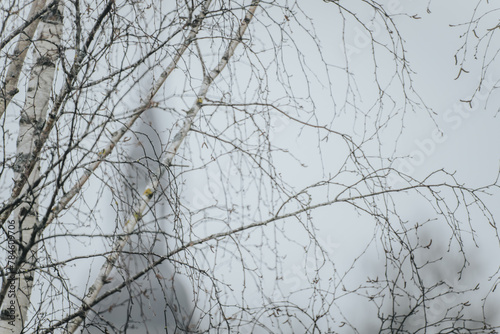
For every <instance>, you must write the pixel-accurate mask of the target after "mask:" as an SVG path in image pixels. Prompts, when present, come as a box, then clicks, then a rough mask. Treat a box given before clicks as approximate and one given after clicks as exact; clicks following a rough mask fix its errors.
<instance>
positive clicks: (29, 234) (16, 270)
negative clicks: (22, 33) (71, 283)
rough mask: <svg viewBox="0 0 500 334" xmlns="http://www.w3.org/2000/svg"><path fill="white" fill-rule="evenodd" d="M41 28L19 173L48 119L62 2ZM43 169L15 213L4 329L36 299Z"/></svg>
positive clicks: (15, 326)
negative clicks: (33, 291)
mask: <svg viewBox="0 0 500 334" xmlns="http://www.w3.org/2000/svg"><path fill="white" fill-rule="evenodd" d="M40 28H41V30H40V36H39V38H38V41H36V42H35V46H36V48H35V49H36V52H37V54H36V55H35V57H34V58H35V64H34V66H33V68H32V70H31V74H30V78H29V82H28V90H27V92H26V100H25V104H24V108H23V109H22V110H21V117H20V120H19V136H18V139H17V159H16V162H15V164H14V172H15V174H16V175H15V176H16V177H18V175H19V173H21V172H22V171H23V168H24V166H25V165H26V164H28V163H29V162H30V161H31V159H34V157H33V148H34V147H35V142H36V141H37V140H39V137H40V133H41V130H42V129H43V126H44V123H45V119H46V115H47V109H48V103H49V99H50V94H51V89H52V82H53V79H54V74H55V69H56V61H57V58H58V45H59V43H60V36H61V32H62V6H61V4H60V3H59V5H58V6H57V7H54V8H53V10H51V11H50V12H48V13H47V14H46V15H45V16H44V17H43V18H42V24H41V25H40ZM39 170H40V162H39V161H37V162H36V165H35V168H34V169H33V172H32V173H31V174H30V176H29V178H28V182H27V183H26V185H25V186H24V188H23V192H26V194H27V196H26V197H24V198H23V201H22V202H21V204H20V205H19V206H18V207H17V208H16V210H15V211H14V219H13V220H12V221H10V222H9V224H12V225H13V226H15V228H13V229H12V230H13V231H15V232H14V233H13V234H12V235H9V238H10V237H13V240H16V243H17V245H16V246H17V247H15V248H14V249H12V251H13V253H16V254H15V257H16V258H17V261H15V262H16V263H12V262H11V263H9V268H8V269H9V279H8V280H4V282H3V285H2V290H1V292H2V294H1V296H6V298H4V299H3V303H2V304H3V305H2V311H1V316H0V334H4V333H16V334H18V333H21V332H22V331H23V326H24V323H25V321H26V316H27V313H28V308H29V305H30V296H31V289H32V287H33V282H34V272H33V270H32V269H33V268H34V266H35V264H36V258H37V256H36V253H37V248H38V247H37V245H36V240H37V239H38V236H37V234H38V233H37V232H38V231H37V215H38V192H37V191H36V190H34V189H32V188H31V185H32V184H33V183H34V181H35V180H37V179H38V177H39V173H40V172H39ZM7 291H8V292H7ZM5 294H6V295H5Z"/></svg>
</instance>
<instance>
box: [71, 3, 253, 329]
mask: <svg viewBox="0 0 500 334" xmlns="http://www.w3.org/2000/svg"><path fill="white" fill-rule="evenodd" d="M259 2H260V0H254V1H252V5H251V6H250V7H249V9H248V10H247V13H246V15H245V17H244V19H243V20H242V21H241V25H240V26H239V28H238V31H237V32H236V36H234V38H233V39H232V40H231V42H230V43H229V45H228V47H227V49H226V51H225V52H224V55H223V56H222V58H221V59H220V61H219V63H218V65H217V66H216V67H215V68H214V69H213V70H212V71H211V72H210V73H209V74H207V75H206V77H205V78H204V80H203V83H202V85H201V87H200V89H199V91H198V94H197V99H196V101H195V103H194V104H193V106H192V107H191V109H189V111H188V112H187V116H186V119H185V120H184V122H183V124H182V126H181V128H180V130H179V131H178V132H177V134H176V135H175V137H174V139H173V141H172V142H171V143H170V145H168V146H167V149H166V155H165V158H164V159H163V160H162V163H161V166H162V167H161V168H160V169H159V170H158V172H157V173H156V176H157V177H156V179H155V180H154V181H152V182H150V183H149V184H148V185H147V186H146V189H145V190H144V192H143V194H142V197H141V200H140V202H139V204H138V205H137V206H136V207H134V210H133V212H132V215H131V216H130V217H129V219H127V221H126V223H125V225H124V227H123V230H124V232H125V235H124V236H120V237H119V238H118V239H117V240H116V242H115V244H114V245H113V249H112V251H111V253H110V255H109V256H108V257H107V258H106V262H105V263H104V264H103V265H102V267H101V269H100V271H99V274H98V276H97V278H96V280H95V281H94V283H93V284H92V286H91V287H90V288H89V290H88V292H87V294H86V296H85V297H84V298H83V301H82V302H83V303H82V304H83V305H82V306H81V308H80V310H79V311H78V312H77V314H79V315H78V316H76V317H75V318H74V319H72V320H71V321H70V322H69V324H68V328H67V333H70V334H71V333H74V332H75V331H76V330H77V329H78V327H79V326H80V324H81V323H82V321H83V320H84V319H85V317H86V316H87V313H88V310H89V309H90V307H91V305H93V303H94V301H95V300H96V299H97V297H98V296H99V293H100V291H101V289H102V287H103V286H104V284H105V283H106V282H107V280H108V277H109V275H110V274H111V271H112V270H113V268H114V265H115V263H116V261H117V260H118V257H119V256H120V253H121V251H122V250H123V248H124V247H125V245H126V244H127V242H128V239H129V237H128V235H130V233H132V232H133V231H134V229H135V226H136V225H137V223H138V222H139V220H140V219H141V217H142V215H143V214H144V213H145V212H146V209H147V208H148V204H149V201H150V200H151V198H152V197H153V195H154V193H155V191H156V190H157V188H158V186H159V184H160V180H161V178H162V176H163V174H164V173H165V171H166V170H167V168H168V167H170V166H171V164H172V161H173V159H174V157H175V155H176V153H177V151H178V149H179V147H180V145H181V144H182V142H183V141H184V139H185V138H186V136H187V134H188V132H189V129H190V128H191V125H192V124H193V121H194V118H195V117H196V115H197V114H198V111H199V110H200V109H201V106H202V104H203V100H204V99H205V96H206V94H207V92H208V89H209V88H210V86H211V84H212V83H213V81H214V80H215V78H216V77H217V76H218V75H219V74H220V73H221V72H222V70H223V69H224V68H225V67H226V65H227V64H228V62H229V59H230V58H231V57H232V56H233V54H234V51H235V50H236V47H237V46H238V45H239V44H240V43H241V41H242V37H243V35H244V33H245V31H246V29H247V28H248V25H249V23H250V21H251V19H252V18H253V16H254V13H255V10H256V9H257V7H258V5H259Z"/></svg>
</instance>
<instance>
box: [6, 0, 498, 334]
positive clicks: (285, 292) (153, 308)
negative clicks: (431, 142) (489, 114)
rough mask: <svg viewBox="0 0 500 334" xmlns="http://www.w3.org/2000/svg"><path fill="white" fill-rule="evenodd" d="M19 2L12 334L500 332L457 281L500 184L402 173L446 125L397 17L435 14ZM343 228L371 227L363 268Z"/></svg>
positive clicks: (230, 4)
mask: <svg viewBox="0 0 500 334" xmlns="http://www.w3.org/2000/svg"><path fill="white" fill-rule="evenodd" d="M2 6H3V7H2V13H1V14H0V15H1V23H0V24H1V26H0V51H1V53H0V61H1V63H2V65H3V66H2V68H3V70H2V71H1V73H0V74H1V78H2V83H1V86H0V103H1V104H2V106H1V107H0V112H1V113H0V117H2V118H1V121H2V159H3V160H2V161H3V163H2V167H1V170H0V178H1V184H0V187H2V195H1V196H2V197H1V200H2V205H1V210H0V220H1V224H2V225H1V226H2V231H3V239H2V240H1V244H2V249H3V251H4V252H3V258H2V263H1V269H2V287H1V289H0V303H1V305H2V308H1V314H0V333H52V332H61V333H76V332H78V331H80V330H81V331H83V332H90V333H109V332H116V333H122V332H123V333H124V332H134V331H135V332H138V333H144V332H168V333H170V332H174V333H179V332H181V333H182V332H189V333H191V332H192V333H206V332H224V331H227V332H238V333H257V332H267V333H278V332H283V333H290V332H296V333H316V332H318V333H319V332H329V333H330V332H341V331H346V332H358V331H360V330H362V329H361V327H362V325H363V322H364V321H365V323H367V324H368V323H370V322H369V321H368V320H366V319H364V320H363V319H357V318H358V316H357V315H356V314H355V312H349V311H348V310H349V309H350V308H352V305H361V304H362V303H363V305H365V304H369V303H371V304H372V306H371V309H370V310H371V311H372V312H373V317H372V318H373V319H372V320H371V321H376V327H377V330H378V331H379V332H380V333H426V332H429V331H430V330H434V331H436V332H442V333H445V332H446V333H448V332H453V331H455V332H458V331H461V330H463V331H467V332H484V331H486V330H493V329H494V328H495V327H494V325H492V324H491V323H490V321H489V319H488V317H486V316H484V314H485V313H484V312H483V315H481V314H479V315H477V314H475V313H470V312H468V310H467V306H468V305H467V303H469V301H468V300H463V299H462V298H461V297H462V296H467V297H464V298H468V296H469V294H468V293H470V292H472V293H473V292H474V291H475V290H476V289H475V287H474V286H473V287H472V288H470V287H468V286H463V287H462V286H460V287H458V286H457V284H454V283H453V282H452V283H450V280H449V279H446V278H444V277H445V276H446V275H445V274H442V273H439V272H438V273H436V269H435V268H436V266H437V265H438V264H441V263H443V262H446V258H443V257H442V255H441V253H443V252H444V253H447V252H448V253H449V252H450V249H451V251H453V252H457V253H459V254H460V255H461V261H459V262H457V261H456V258H454V259H453V260H452V261H449V262H446V263H451V265H454V264H456V268H455V272H458V273H459V274H458V276H460V275H461V274H462V273H463V272H464V270H466V269H467V268H468V258H467V253H466V251H465V246H464V245H465V242H464V239H465V238H468V237H467V233H471V234H472V236H474V233H475V230H474V226H475V225H476V224H482V225H487V226H488V227H489V228H490V229H493V230H494V231H495V233H496V223H495V219H494V215H493V213H492V212H490V210H489V208H488V206H487V205H486V202H485V198H486V197H487V196H488V194H489V192H491V191H495V190H496V189H497V182H492V184H490V185H486V186H482V187H480V188H470V187H467V186H465V185H464V184H463V183H461V182H460V180H457V179H456V177H455V175H454V174H452V173H448V172H446V171H444V170H437V171H434V172H432V173H430V174H429V175H428V176H426V177H424V178H421V179H417V178H415V177H413V176H412V175H411V174H409V173H407V172H405V171H404V170H402V169H401V168H397V161H399V160H400V157H398V156H397V154H396V151H397V140H398V138H399V137H400V136H401V134H402V131H403V128H404V125H405V116H406V114H407V113H409V112H411V111H424V112H426V113H428V114H429V115H430V117H431V118H432V117H433V116H432V115H433V113H432V110H430V108H428V107H427V106H426V105H425V103H424V101H423V100H422V99H421V98H420V97H419V95H418V93H417V92H415V91H414V88H413V85H412V77H413V72H412V71H411V69H410V68H409V63H408V58H407V54H406V49H405V42H404V40H403V37H402V36H401V34H400V31H399V29H398V25H397V22H396V17H399V16H403V17H405V18H407V19H408V20H412V19H418V17H416V16H415V15H410V14H401V13H400V12H398V11H397V8H396V9H394V8H392V7H391V6H385V5H383V4H381V3H379V2H376V1H350V2H345V3H344V2H343V1H336V0H331V1H330V0H328V1H323V2H318V3H314V4H309V3H308V4H307V5H306V4H302V3H301V2H300V1H281V2H280V1H260V0H251V1H250V0H249V1H243V0H242V1H216V0H177V1H152V0H147V1H116V0H109V1H100V2H94V1H87V0H83V1H80V0H71V1H63V0H55V1H51V2H48V1H42V0H9V1H7V2H5V4H2ZM305 6H308V7H309V6H310V7H311V9H309V8H307V9H306V8H305ZM395 10H396V11H395ZM311 13H313V14H314V13H316V14H317V13H323V16H321V15H318V16H313V15H312V14H311ZM396 14H397V15H396ZM332 22H333V23H332ZM322 24H327V27H328V35H327V36H328V38H331V40H328V39H327V40H326V41H325V39H324V33H325V32H324V31H322V30H320V29H318V30H316V27H318V26H320V25H322ZM332 35H333V37H332ZM332 45H334V46H335V49H332ZM338 45H340V46H341V48H340V50H341V51H340V52H339V51H338V50H339V48H337V47H338ZM362 50H366V51H367V52H360V51H362ZM355 57H364V58H363V62H362V63H363V65H362V66H359V65H356V64H353V61H352V60H353V59H354V58H355ZM367 68H369V69H370V70H369V71H367ZM366 73H369V74H368V75H367V74H366ZM358 78H362V79H363V80H358ZM291 142H293V144H292V145H291ZM300 145H304V146H305V147H306V149H305V150H306V151H307V153H308V154H311V152H314V154H313V156H314V157H315V158H312V159H311V158H307V159H309V161H304V159H305V158H304V157H303V156H301V154H302V153H301V149H300ZM294 146H298V148H297V147H294ZM407 196H412V199H413V200H414V201H415V203H418V205H419V206H420V207H421V208H422V211H425V212H429V213H428V214H427V215H425V216H422V217H417V218H415V217H413V216H412V215H411V214H409V213H408V212H407V211H406V210H405V208H404V206H405V205H404V203H405V200H404V198H405V197H407ZM325 212H326V213H327V216H328V217H330V218H329V219H331V222H329V223H330V224H328V225H327V226H329V225H332V226H333V227H328V228H334V230H335V231H337V229H338V233H339V234H340V233H341V231H342V228H341V226H340V225H348V224H359V226H363V228H364V229H365V231H364V232H363V233H360V236H359V240H360V244H359V245H357V246H356V247H357V248H355V249H353V250H354V251H357V252H358V253H357V254H356V255H354V256H352V254H343V255H342V256H340V257H339V256H338V254H337V252H338V249H337V246H336V242H335V241H332V240H328V239H326V240H325V239H324V238H323V235H324V233H325V224H323V223H322V222H321V221H322V220H323V221H324V220H325V218H324V217H325V216H324V215H323V216H320V213H325ZM476 217H478V218H476ZM351 219H352V220H353V221H351ZM473 219H474V220H476V219H477V220H478V222H477V223H476V222H474V224H472V220H473ZM479 220H480V221H479ZM484 222H486V224H484ZM434 223H436V224H437V223H441V224H442V225H443V226H446V227H447V229H446V231H447V233H449V236H450V237H449V239H448V244H449V248H448V250H443V249H441V248H439V247H437V246H436V243H433V239H436V237H434V238H433V237H432V236H429V235H430V234H429V233H432V232H431V231H432V229H433V228H435V227H431V225H434ZM488 224H489V225H488ZM367 226H369V228H366V227H367ZM431 235H432V234H431ZM443 240H444V239H443ZM444 242H445V241H444ZM431 249H432V250H433V251H434V252H431ZM439 252H441V253H439ZM374 253H378V254H379V255H380V256H381V258H382V259H383V260H382V261H380V259H379V260H377V261H378V263H380V264H381V266H380V267H377V268H373V270H370V269H367V268H366V263H369V261H370V259H371V256H373V254H374ZM297 257H299V258H300V260H301V261H300V263H301V265H300V266H299V267H298V268H299V269H298V270H297V269H293V270H290V269H289V268H294V267H293V264H294V261H295V259H296V258H297ZM367 261H368V262H367ZM348 262H349V263H348ZM457 263H458V264H457ZM359 266H363V270H362V271H361V272H360V271H359V269H358V268H359ZM381 268H382V269H381ZM360 275H361V276H360ZM366 276H368V279H366V278H365V277H366ZM359 277H363V278H362V279H361V280H359ZM452 280H453V279H452ZM436 301H445V302H446V307H445V311H444V312H441V313H436V312H434V311H433V308H432V307H433V305H436ZM370 326H372V324H371V323H370ZM370 332H373V327H371V328H370Z"/></svg>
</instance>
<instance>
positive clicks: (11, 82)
mask: <svg viewBox="0 0 500 334" xmlns="http://www.w3.org/2000/svg"><path fill="white" fill-rule="evenodd" d="M45 1H46V0H35V1H34V2H33V4H32V5H31V8H30V12H29V14H28V21H29V20H31V19H32V18H33V17H34V16H35V15H36V14H37V13H38V12H39V11H40V10H41V9H42V8H43V6H44V5H45ZM39 22H40V20H39V19H36V20H34V21H33V23H31V24H30V25H29V26H27V27H26V28H25V29H24V30H23V32H22V33H21V35H20V36H19V40H18V41H17V44H16V47H15V48H14V53H13V54H12V55H11V56H10V58H11V59H12V62H11V63H10V64H9V68H8V69H7V74H6V76H5V83H4V86H3V87H2V89H1V90H0V118H2V115H3V114H4V112H5V110H6V109H7V107H8V105H9V103H10V101H11V100H12V98H13V97H14V95H16V94H17V93H18V91H19V90H18V88H17V84H18V82H19V76H20V75H21V70H22V68H23V64H24V59H25V58H26V54H27V53H28V49H29V46H30V45H31V41H32V40H33V36H34V35H35V31H36V28H37V27H38V23H39Z"/></svg>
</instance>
